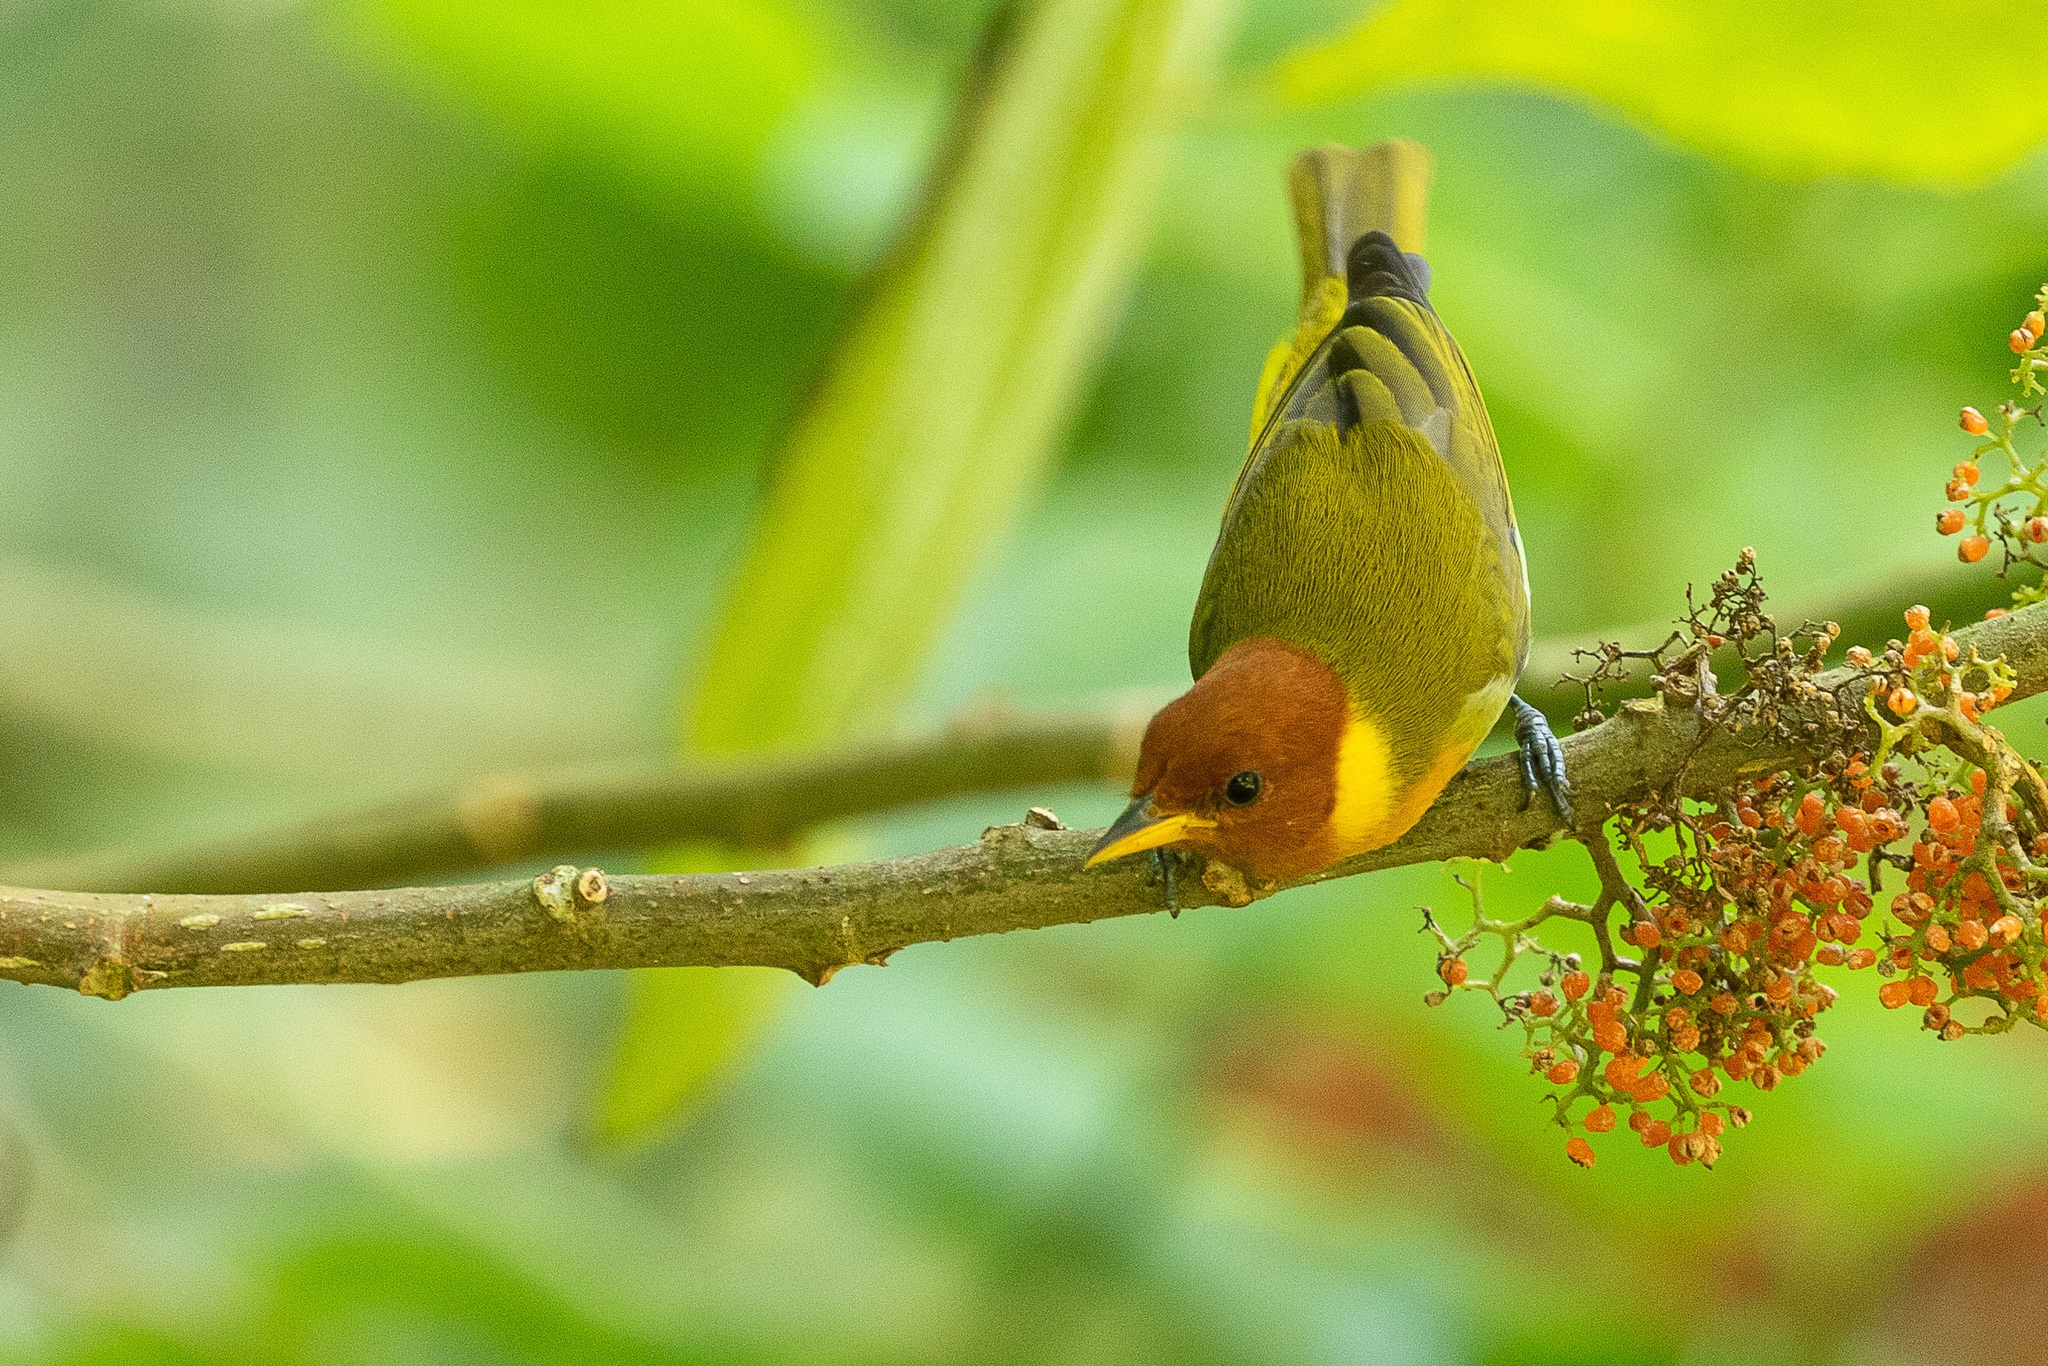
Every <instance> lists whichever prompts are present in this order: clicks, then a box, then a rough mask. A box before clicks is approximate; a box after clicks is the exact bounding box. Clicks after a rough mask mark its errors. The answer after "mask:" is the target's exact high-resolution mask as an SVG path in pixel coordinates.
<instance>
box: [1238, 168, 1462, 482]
mask: <svg viewBox="0 0 2048 1366" xmlns="http://www.w3.org/2000/svg"><path fill="white" fill-rule="evenodd" d="M1288 179H1289V182H1290V184H1291V186H1292V189H1293V191H1294V217H1295V223H1296V225H1297V227H1298V228H1299V229H1300V233H1301V317H1300V319H1299V321H1297V322H1296V324H1295V327H1294V332H1293V334H1292V335H1290V336H1288V337H1284V338H1282V339H1281V341H1280V344H1279V345H1277V346H1275V347H1274V348H1273V349H1272V351H1271V352H1270V353H1268V355H1267V356H1266V366H1265V370H1264V372H1263V373H1262V374H1261V375H1260V376H1259V392H1258V397H1257V398H1256V399H1255V400H1254V401H1253V403H1252V427H1251V440H1252V444H1253V445H1254V446H1255V447H1256V445H1257V443H1258V439H1259V434H1260V433H1261V432H1263V431H1264V430H1265V429H1266V423H1267V421H1268V420H1269V419H1270V418H1271V417H1272V415H1273V410H1274V408H1275V407H1276V406H1277V405H1278V404H1279V402H1280V400H1281V399H1282V398H1283V397H1285V395H1286V393H1287V388H1288V386H1289V385H1291V384H1292V383H1293V382H1294V379H1295V376H1296V375H1298V374H1300V373H1301V367H1302V366H1303V365H1306V364H1307V363H1308V360H1309V357H1311V356H1312V355H1314V354H1315V350H1316V348H1317V347H1318V346H1320V345H1322V343H1323V339H1324V338H1325V337H1328V336H1329V335H1330V330H1331V329H1332V328H1334V327H1335V326H1336V325H1337V320H1338V319H1339V318H1340V317H1342V316H1343V313H1344V306H1345V304H1346V303H1347V302H1348V301H1349V299H1348V295H1347V291H1346V284H1347V280H1348V275H1349V271H1348V264H1349V257H1350V255H1351V247H1352V244H1353V243H1355V242H1356V241H1358V239H1359V238H1361V237H1363V236H1365V234H1367V233H1369V232H1374V231H1379V232H1384V233H1386V234H1387V235H1388V236H1389V237H1391V238H1393V239H1394V244H1395V245H1396V246H1398V247H1399V248H1400V249H1401V250H1402V251H1403V252H1405V253H1408V255H1409V259H1410V262H1411V264H1412V265H1413V266H1414V268H1415V271H1414V273H1415V275H1416V277H1417V279H1418V280H1419V281H1420V282H1421V284H1422V287H1423V288H1424V289H1425V290H1427V289H1428V287H1429V285H1428V280H1429V275H1428V267H1427V266H1425V265H1423V264H1422V258H1421V256H1420V255H1418V254H1417V253H1420V252H1421V250H1422V226H1423V220H1424V218H1425V217H1426V216H1427V214H1428V210H1429V153H1428V152H1427V151H1425V150H1424V149H1423V147H1422V145H1421V144H1420V143H1415V142H1410V141H1408V140H1407V139H1406V138H1393V139H1390V140H1388V141H1386V142H1381V143H1375V144H1374V145H1373V146H1371V147H1368V148H1366V149H1365V150H1364V151H1359V150H1357V149H1355V148H1351V147H1345V146H1342V145H1341V144H1338V143H1334V142H1332V143H1325V144H1324V145H1323V146H1321V147H1311V148H1310V149H1309V150H1307V151H1306V152H1303V153H1302V154H1301V155H1300V156H1298V157H1296V158H1295V159H1294V165H1293V167H1292V169H1291V170H1290V171H1289V172H1288Z"/></svg>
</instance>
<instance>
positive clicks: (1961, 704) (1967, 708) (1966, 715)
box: [1956, 693, 1977, 721]
mask: <svg viewBox="0 0 2048 1366" xmlns="http://www.w3.org/2000/svg"><path fill="white" fill-rule="evenodd" d="M1956 710H1957V711H1959V712H1961V713H1962V714H1963V719H1964V720H1965V721H1974V720H1976V719H1977V696H1976V694H1975V693H1964V694H1963V695H1962V696H1961V697H1958V698H1957V699H1956Z"/></svg>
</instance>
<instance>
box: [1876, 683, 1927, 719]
mask: <svg viewBox="0 0 2048 1366" xmlns="http://www.w3.org/2000/svg"><path fill="white" fill-rule="evenodd" d="M1884 704H1885V705H1886V706H1887V707H1890V708H1891V709H1892V715H1894V716H1910V715H1912V714H1913V708H1915V707H1917V706H1919V705H1920V699H1919V698H1918V697H1915V696H1914V695H1913V690H1912V689H1911V688H1904V687H1901V688H1893V689H1892V694H1891V696H1890V697H1887V698H1885V700H1884Z"/></svg>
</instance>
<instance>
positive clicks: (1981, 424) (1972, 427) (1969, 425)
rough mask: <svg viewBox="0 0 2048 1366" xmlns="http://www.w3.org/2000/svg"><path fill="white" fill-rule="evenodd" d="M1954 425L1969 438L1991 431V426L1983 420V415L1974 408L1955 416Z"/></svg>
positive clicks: (1964, 410) (1966, 409)
mask: <svg viewBox="0 0 2048 1366" xmlns="http://www.w3.org/2000/svg"><path fill="white" fill-rule="evenodd" d="M1956 424H1957V425H1958V426H1960V427H1961V428H1962V429H1963V430H1964V431H1966V432H1968V433H1969V434H1970V435H1971V436H1982V435H1984V433H1986V432H1988V431H1990V430H1991V424H1990V423H1989V422H1986V421H1985V420H1984V414H1982V413H1980V412H1978V411H1977V410H1976V409H1975V408H1965V409H1963V411H1962V412H1961V413H1960V414H1959V415H1958V416H1957V418H1956Z"/></svg>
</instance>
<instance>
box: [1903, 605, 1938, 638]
mask: <svg viewBox="0 0 2048 1366" xmlns="http://www.w3.org/2000/svg"><path fill="white" fill-rule="evenodd" d="M1933 617H1934V614H1933V613H1932V612H1930V611H1928V610H1927V609H1926V608H1925V607H1923V606H1921V605H1919V604H1918V603H1915V604H1914V605H1913V606H1911V607H1908V608H1907V609H1906V629H1907V630H1908V631H1924V630H1926V629H1927V623H1928V622H1929V621H1931V620H1933Z"/></svg>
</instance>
